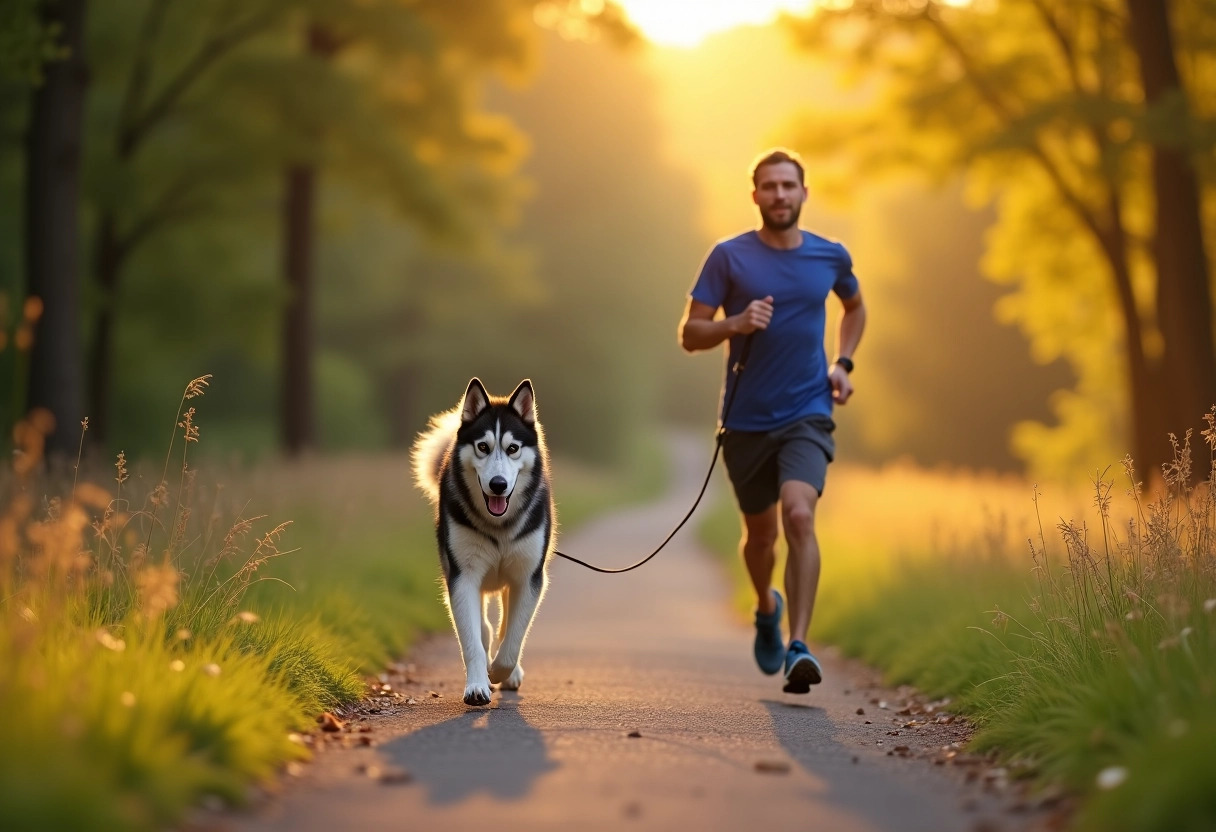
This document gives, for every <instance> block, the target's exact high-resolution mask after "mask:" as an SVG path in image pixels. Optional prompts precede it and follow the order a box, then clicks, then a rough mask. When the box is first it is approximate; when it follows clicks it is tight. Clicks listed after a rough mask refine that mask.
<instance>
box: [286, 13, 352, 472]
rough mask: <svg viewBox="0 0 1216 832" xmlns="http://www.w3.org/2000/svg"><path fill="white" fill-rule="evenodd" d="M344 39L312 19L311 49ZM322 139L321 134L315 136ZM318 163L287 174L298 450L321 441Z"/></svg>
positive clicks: (291, 404) (291, 370) (290, 400)
mask: <svg viewBox="0 0 1216 832" xmlns="http://www.w3.org/2000/svg"><path fill="white" fill-rule="evenodd" d="M341 45H342V44H341V43H340V42H339V41H338V39H337V38H335V37H334V36H333V34H332V33H331V32H330V31H329V30H328V29H326V28H325V27H324V26H320V25H318V24H315V23H314V24H311V25H310V26H309V27H308V30H307V32H306V35H305V48H306V49H307V50H308V54H309V55H311V56H313V57H316V58H319V59H321V60H329V59H330V58H332V57H333V56H334V55H335V54H336V53H337V51H338V50H339V49H340V48H341ZM311 138H312V139H313V141H314V143H315V144H317V145H319V144H320V137H319V136H313V137H311ZM316 190H317V169H316V165H314V164H312V163H311V162H300V163H296V164H293V165H290V166H289V167H288V168H287V172H286V174H285V186H284V206H283V272H284V277H285V279H286V283H287V291H288V297H287V311H286V320H285V321H284V326H283V378H282V401H281V406H282V414H281V419H280V422H281V425H282V431H283V433H282V437H281V441H282V445H283V450H285V451H286V452H287V454H288V455H289V456H298V455H299V454H300V453H301V452H302V451H304V450H305V449H306V448H308V447H310V446H311V445H312V444H313V443H314V441H315V438H316V437H315V418H314V409H313V390H312V386H313V385H312V382H313V373H312V364H313V360H312V353H313V332H312V330H313V320H312V307H313V298H312V284H313V274H312V272H313V248H314V246H313V242H314V239H315V237H316V229H315V224H314V221H313V220H314V216H315V211H314V204H315V203H316Z"/></svg>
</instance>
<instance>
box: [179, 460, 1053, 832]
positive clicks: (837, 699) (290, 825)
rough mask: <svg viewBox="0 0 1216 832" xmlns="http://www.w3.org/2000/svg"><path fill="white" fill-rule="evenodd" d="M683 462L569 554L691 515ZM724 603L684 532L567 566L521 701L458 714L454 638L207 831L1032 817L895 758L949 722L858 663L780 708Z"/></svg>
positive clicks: (642, 539)
mask: <svg viewBox="0 0 1216 832" xmlns="http://www.w3.org/2000/svg"><path fill="white" fill-rule="evenodd" d="M675 448H676V450H675V457H676V458H675V466H676V469H677V473H678V476H677V477H676V485H675V487H674V488H673V489H672V490H671V491H670V493H669V494H668V495H667V496H666V497H665V498H664V499H662V500H660V501H656V502H653V503H651V504H649V505H646V506H643V507H639V508H635V509H630V510H627V511H622V512H618V513H614V514H612V515H611V516H608V517H605V518H603V519H602V520H600V521H599V522H596V523H594V524H592V525H588V526H585V527H583V528H582V529H580V530H579V532H578V533H577V534H573V535H570V536H568V537H566V538H564V539H563V540H562V541H561V545H562V548H563V550H564V551H568V552H570V553H572V554H576V555H577V556H579V557H582V558H584V559H589V560H591V561H593V562H596V563H602V564H606V565H624V564H626V563H629V562H631V561H632V560H633V559H634V558H635V557H637V556H638V555H639V553H644V552H646V551H649V549H650V548H651V547H652V546H653V545H654V544H655V543H657V541H659V540H661V539H662V538H663V536H665V534H666V533H667V531H668V530H669V528H670V526H671V524H672V523H673V522H674V519H676V518H678V517H680V516H682V513H683V512H684V511H685V510H686V509H687V506H688V505H689V504H690V502H691V500H692V497H693V496H694V495H695V493H696V489H697V487H699V484H700V478H701V476H703V471H702V466H704V465H705V464H706V457H707V454H708V452H709V451H710V450H711V448H710V447H707V445H706V443H705V442H704V441H697V442H690V441H679V442H677V443H676V445H675ZM558 485H559V486H560V483H559V484H558ZM558 497H559V500H560V491H559V492H558ZM428 556H429V555H428ZM830 556H831V555H830V553H828V557H830ZM728 596H729V593H728V587H727V586H726V585H725V581H724V579H723V577H722V576H721V574H720V572H719V570H717V569H716V568H714V567H713V566H712V564H710V563H709V561H708V558H707V556H706V555H705V554H704V553H703V552H701V551H700V550H698V548H697V546H696V542H695V535H694V534H693V533H692V531H691V529H689V530H686V531H685V532H682V533H681V534H680V535H679V536H677V538H676V539H675V540H674V541H673V543H672V544H671V546H670V548H669V549H668V550H666V551H665V552H664V553H663V554H661V555H659V557H658V558H656V560H655V561H653V562H652V563H651V564H650V565H648V566H647V567H645V568H644V569H641V570H638V571H637V572H633V573H629V574H627V575H620V576H602V575H595V574H592V573H590V572H587V571H585V570H583V569H581V568H580V567H577V566H575V565H573V564H570V563H567V562H564V561H560V560H559V561H558V562H556V563H554V564H553V566H552V570H551V584H550V589H549V595H548V598H547V599H546V601H545V603H544V604H543V605H542V606H541V609H540V613H539V614H538V617H537V620H536V624H535V627H534V629H533V631H532V636H531V638H530V640H529V642H528V645H527V649H526V651H525V653H524V666H525V668H526V670H527V678H526V680H525V682H524V685H523V688H522V689H521V690H520V692H519V693H518V694H505V695H499V694H495V698H494V701H493V703H492V705H491V706H490V707H489V708H480V709H471V708H467V707H465V705H464V704H463V703H462V702H461V701H460V692H461V689H462V686H463V672H462V670H461V666H460V659H459V654H458V651H457V648H456V643H455V639H454V638H453V637H452V636H451V634H448V633H445V634H443V635H442V636H441V637H438V638H435V639H432V640H430V641H428V642H427V643H425V644H423V645H422V646H421V647H420V649H419V650H418V651H416V653H415V655H413V656H411V657H410V659H409V661H410V667H409V669H408V673H404V672H403V673H402V674H401V676H399V677H394V678H390V679H389V682H390V684H391V685H392V686H393V688H394V691H393V693H395V694H396V696H394V695H393V693H388V694H386V695H385V696H384V697H383V698H382V699H380V700H377V701H374V702H372V703H370V705H368V706H364V708H363V710H362V712H361V714H352V715H350V716H349V718H350V722H349V724H348V728H349V729H354V730H353V731H351V732H342V733H335V734H331V735H326V734H320V733H319V734H318V735H317V740H316V742H317V745H318V746H319V747H323V750H322V751H321V752H320V753H318V755H317V758H316V761H315V762H314V763H311V764H309V765H306V766H303V767H300V768H298V769H295V770H294V771H295V776H292V777H287V778H284V781H285V784H284V787H283V789H282V793H281V794H279V795H278V796H276V797H273V798H271V799H268V800H266V801H263V802H262V804H261V805H260V806H259V807H257V808H255V809H254V810H253V811H252V812H250V813H247V814H245V815H240V816H232V815H212V816H210V817H209V818H205V819H202V818H200V819H199V820H200V823H199V824H198V826H202V827H206V828H210V829H227V830H248V832H270V830H339V829H396V828H408V829H428V830H463V829H490V828H505V829H527V830H542V829H544V830H549V829H553V830H557V829H579V830H592V829H653V830H668V829H670V830H674V829H698V830H748V829H755V830H757V832H759V830H770V829H771V830H791V829H800V830H809V829H815V830H833V832H850V831H851V830H926V831H928V830H932V832H950V830H966V832H978V831H979V830H1006V831H1007V832H1008V831H1011V830H1015V829H1025V828H1029V826H1030V824H1031V821H1032V819H1033V820H1035V821H1036V822H1037V821H1038V820H1041V813H1034V812H1028V811H1027V812H1023V811H1022V810H1023V808H1024V807H1022V806H1020V805H1017V802H1016V801H1017V799H1016V798H1014V797H1012V796H1010V792H1009V790H1002V789H1001V788H1000V786H1001V778H1000V776H999V772H997V773H996V775H994V774H993V773H992V771H991V770H989V769H986V768H983V767H981V766H974V767H971V768H967V767H965V766H959V765H954V764H953V763H955V762H959V761H961V760H962V758H959V759H958V760H952V761H951V763H952V764H950V765H933V764H932V762H929V761H926V760H921V759H905V757H913V758H915V757H917V756H930V755H932V756H937V757H938V758H939V759H944V757H945V756H948V752H943V751H942V750H941V745H943V744H945V743H946V742H949V741H950V739H951V737H952V736H954V735H952V734H951V731H955V732H957V730H958V726H957V723H956V724H954V725H946V724H938V723H936V722H934V720H935V719H936V718H937V717H936V715H935V714H928V715H925V714H918V713H917V712H916V711H917V709H916V707H915V706H913V709H912V710H913V712H912V713H911V714H902V715H900V714H898V713H897V711H898V710H899V709H900V708H901V706H903V704H904V702H903V700H902V699H898V698H897V697H898V692H892V691H883V690H881V689H878V688H876V687H874V686H873V685H874V680H873V678H872V674H870V673H868V672H867V671H865V670H864V669H863V668H859V667H858V666H856V665H855V664H852V663H848V662H843V661H841V660H839V659H836V658H834V657H833V656H832V655H831V653H830V652H828V653H827V654H826V655H825V656H824V658H825V674H826V679H825V682H824V684H822V685H820V686H819V687H817V688H815V689H814V690H813V691H812V693H811V694H810V695H809V696H801V697H795V696H791V695H787V694H783V693H782V692H781V683H780V681H779V680H778V679H777V678H775V677H766V676H763V675H761V673H760V672H759V671H758V670H757V669H756V667H755V665H754V663H753V661H752V658H751V646H750V645H751V641H750V639H751V634H750V628H749V627H748V626H747V624H746V623H745V622H739V621H737V620H735V619H734V618H733V617H732V616H731V614H730V611H729V609H728V601H727V599H728ZM401 670H403V671H404V668H401ZM407 676H408V679H407V678H406V677H407ZM430 692H434V693H435V694H439V696H432V695H431V693H430ZM884 697H885V698H887V699H888V702H885V703H883V704H884V705H885V706H886V707H884V708H880V707H879V706H878V704H876V703H878V702H880V701H881V700H882V699H883V698H884ZM411 699H412V700H414V703H413V704H409V701H410V700H411ZM373 707H374V709H375V710H376V711H379V713H371V712H370V709H371V708H373ZM858 709H862V710H864V711H865V713H864V714H859V713H858ZM909 722H912V723H924V722H928V723H930V724H929V725H921V724H914V725H912V726H907V723H909ZM360 729H362V732H361V731H360ZM633 734H640V736H632V735H633ZM364 743H370V745H365V744H364ZM979 772H982V774H981V773H979ZM985 784H986V785H987V787H986V788H985Z"/></svg>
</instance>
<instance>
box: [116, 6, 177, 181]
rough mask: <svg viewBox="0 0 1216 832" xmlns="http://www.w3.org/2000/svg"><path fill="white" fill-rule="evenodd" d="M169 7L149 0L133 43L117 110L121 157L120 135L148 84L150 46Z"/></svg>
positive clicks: (127, 124) (121, 135)
mask: <svg viewBox="0 0 1216 832" xmlns="http://www.w3.org/2000/svg"><path fill="white" fill-rule="evenodd" d="M168 7H169V0H152V4H151V5H150V6H149V7H148V12H147V14H145V15H144V20H143V25H142V26H141V27H140V29H139V39H138V40H137V41H136V44H135V60H134V61H133V62H132V64H131V74H130V75H129V76H128V77H127V86H126V88H125V89H124V90H123V96H122V105H121V106H120V107H119V110H118V134H117V135H118V142H117V144H118V147H119V157H120V158H125V154H124V153H123V149H122V145H123V141H122V138H123V136H125V135H126V134H127V131H128V130H129V129H130V124H131V122H132V121H134V119H135V114H136V112H137V111H138V110H139V108H140V106H141V105H142V104H143V98H144V93H145V91H146V90H147V87H148V76H149V75H151V73H152V46H153V44H155V43H156V39H157V37H158V36H159V35H160V28H161V24H162V23H164V19H165V12H166V10H167V9H168Z"/></svg>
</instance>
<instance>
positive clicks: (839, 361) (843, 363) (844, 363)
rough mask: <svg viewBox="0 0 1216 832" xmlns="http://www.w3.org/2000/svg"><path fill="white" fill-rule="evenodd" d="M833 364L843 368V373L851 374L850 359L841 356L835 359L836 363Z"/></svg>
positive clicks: (851, 364)
mask: <svg viewBox="0 0 1216 832" xmlns="http://www.w3.org/2000/svg"><path fill="white" fill-rule="evenodd" d="M833 363H835V364H839V365H840V366H841V367H844V371H845V372H846V373H851V372H853V359H851V358H846V357H845V356H843V355H842V356H840V358H837V359H836V361H835V362H833Z"/></svg>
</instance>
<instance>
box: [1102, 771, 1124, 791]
mask: <svg viewBox="0 0 1216 832" xmlns="http://www.w3.org/2000/svg"><path fill="white" fill-rule="evenodd" d="M1125 780H1127V769H1126V768H1124V767H1123V766H1107V767H1106V768H1104V769H1102V770H1101V771H1100V772H1098V780H1097V782H1098V788H1099V789H1103V790H1105V791H1110V790H1111V789H1115V788H1118V787H1119V786H1121V785H1123V781H1125Z"/></svg>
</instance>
